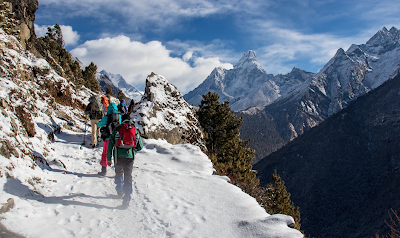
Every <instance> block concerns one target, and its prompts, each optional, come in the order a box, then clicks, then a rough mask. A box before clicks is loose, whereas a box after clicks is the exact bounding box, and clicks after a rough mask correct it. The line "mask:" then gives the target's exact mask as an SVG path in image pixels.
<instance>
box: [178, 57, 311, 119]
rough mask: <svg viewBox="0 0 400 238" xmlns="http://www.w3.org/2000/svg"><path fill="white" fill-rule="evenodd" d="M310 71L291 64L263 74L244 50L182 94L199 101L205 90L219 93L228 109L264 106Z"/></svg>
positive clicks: (190, 99)
mask: <svg viewBox="0 0 400 238" xmlns="http://www.w3.org/2000/svg"><path fill="white" fill-rule="evenodd" d="M313 75H314V74H312V73H308V72H305V71H302V70H300V69H296V68H294V69H293V70H292V72H291V73H289V74H287V75H276V76H274V75H272V74H267V73H266V72H265V70H264V69H263V68H262V67H261V65H260V64H259V63H258V61H257V56H256V54H255V52H254V51H248V52H247V53H245V54H244V55H243V57H242V58H241V59H240V60H239V62H238V63H237V64H236V65H235V66H234V68H233V69H231V70H226V69H222V68H215V69H214V70H213V72H211V74H210V75H209V76H208V77H207V79H206V80H205V81H204V82H203V83H202V84H200V85H199V86H198V87H197V88H196V89H194V90H193V91H191V92H189V93H187V94H186V95H185V96H184V98H185V100H186V101H187V102H188V103H191V104H193V105H195V106H197V105H199V104H200V102H201V100H202V95H205V94H207V93H208V92H209V91H211V92H215V93H217V94H218V95H219V96H220V101H221V102H223V101H226V100H229V101H230V105H231V108H232V110H234V111H238V110H243V109H246V108H249V107H253V106H266V105H268V104H270V103H271V102H273V101H275V100H276V99H277V98H279V97H281V96H285V95H287V94H288V93H289V92H290V91H292V90H293V89H295V88H296V87H297V86H298V85H300V84H302V83H304V82H305V81H306V80H307V79H308V78H310V77H311V76H313Z"/></svg>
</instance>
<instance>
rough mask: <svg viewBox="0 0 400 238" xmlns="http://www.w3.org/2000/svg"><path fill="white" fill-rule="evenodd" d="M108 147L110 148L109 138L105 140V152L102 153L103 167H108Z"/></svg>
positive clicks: (101, 161)
mask: <svg viewBox="0 0 400 238" xmlns="http://www.w3.org/2000/svg"><path fill="white" fill-rule="evenodd" d="M107 148H108V140H105V141H104V146H103V153H102V154H101V160H100V165H101V166H103V167H107Z"/></svg>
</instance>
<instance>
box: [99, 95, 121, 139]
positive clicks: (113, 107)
mask: <svg viewBox="0 0 400 238" xmlns="http://www.w3.org/2000/svg"><path fill="white" fill-rule="evenodd" d="M111 113H118V107H117V104H115V103H113V102H112V103H110V105H108V107H107V115H109V114H111ZM107 115H105V116H104V117H103V118H101V120H100V121H99V123H97V125H98V126H99V127H104V126H106V125H107V119H108V116H107ZM118 117H119V124H121V120H122V119H121V115H118ZM106 140H108V139H106Z"/></svg>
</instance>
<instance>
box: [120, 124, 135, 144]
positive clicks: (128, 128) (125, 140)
mask: <svg viewBox="0 0 400 238" xmlns="http://www.w3.org/2000/svg"><path fill="white" fill-rule="evenodd" d="M118 132H119V136H120V137H119V138H116V147H118V148H123V149H130V148H135V147H136V145H137V136H136V133H137V132H136V128H135V126H134V125H132V124H128V123H124V124H121V127H120V128H119V131H118Z"/></svg>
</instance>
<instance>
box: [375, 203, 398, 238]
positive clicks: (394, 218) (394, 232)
mask: <svg viewBox="0 0 400 238" xmlns="http://www.w3.org/2000/svg"><path fill="white" fill-rule="evenodd" d="M392 214H393V215H392ZM389 217H390V222H388V221H386V220H385V223H386V224H387V225H388V226H389V227H390V234H387V235H386V236H382V238H400V217H399V215H397V211H395V210H393V209H391V210H390V211H389ZM380 237H381V236H379V234H376V235H375V238H380Z"/></svg>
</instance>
